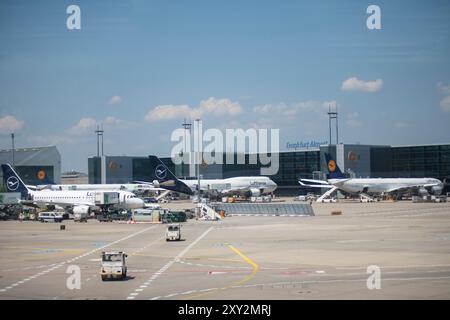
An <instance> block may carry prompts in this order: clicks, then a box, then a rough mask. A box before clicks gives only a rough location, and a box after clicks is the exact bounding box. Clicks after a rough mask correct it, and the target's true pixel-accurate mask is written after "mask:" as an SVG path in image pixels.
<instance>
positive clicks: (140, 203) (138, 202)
mask: <svg viewBox="0 0 450 320" xmlns="http://www.w3.org/2000/svg"><path fill="white" fill-rule="evenodd" d="M130 202H131V203H130V204H131V205H132V206H133V208H136V209H138V208H144V200H142V199H141V198H133V199H131V201H130Z"/></svg>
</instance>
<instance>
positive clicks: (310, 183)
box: [298, 179, 333, 189]
mask: <svg viewBox="0 0 450 320" xmlns="http://www.w3.org/2000/svg"><path fill="white" fill-rule="evenodd" d="M298 183H300V185H301V186H302V187H311V188H328V189H331V188H333V185H331V184H329V183H328V182H327V181H324V180H313V179H300V180H299V181H298Z"/></svg>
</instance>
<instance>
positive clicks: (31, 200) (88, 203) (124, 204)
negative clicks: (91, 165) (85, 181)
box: [1, 164, 144, 213]
mask: <svg viewBox="0 0 450 320" xmlns="http://www.w3.org/2000/svg"><path fill="white" fill-rule="evenodd" d="M1 166H2V170H3V180H4V181H5V185H6V189H7V191H8V192H20V193H21V199H19V203H21V204H24V205H27V206H33V207H40V208H47V209H49V210H53V209H54V208H55V207H56V206H59V207H63V208H65V209H67V210H71V211H72V212H73V213H90V212H91V211H97V210H99V209H104V208H100V207H99V206H98V205H96V204H95V199H94V197H95V193H96V192H101V191H105V190H102V189H96V190H95V191H94V190H93V191H51V190H41V191H35V190H31V189H30V188H28V187H27V186H26V185H25V183H24V182H23V181H22V179H21V178H20V177H19V175H18V174H17V173H16V172H15V171H14V169H13V168H12V167H11V165H10V164H2V165H1ZM117 193H118V194H119V203H118V204H113V205H111V207H110V208H113V209H119V210H132V209H137V208H143V207H144V201H143V200H142V199H139V198H137V197H136V195H135V194H134V193H132V192H128V191H123V190H119V191H117Z"/></svg>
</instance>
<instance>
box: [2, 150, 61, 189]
mask: <svg viewBox="0 0 450 320" xmlns="http://www.w3.org/2000/svg"><path fill="white" fill-rule="evenodd" d="M0 163H10V164H11V165H12V164H13V152H12V149H4V150H0ZM14 167H15V169H16V170H17V172H18V174H19V175H20V177H21V178H22V179H23V180H24V182H25V183H26V184H31V185H37V184H51V183H61V155H60V153H59V151H58V149H57V148H56V147H55V146H50V147H36V148H16V149H14ZM0 179H1V180H0V181H3V173H2V172H1V170H0Z"/></svg>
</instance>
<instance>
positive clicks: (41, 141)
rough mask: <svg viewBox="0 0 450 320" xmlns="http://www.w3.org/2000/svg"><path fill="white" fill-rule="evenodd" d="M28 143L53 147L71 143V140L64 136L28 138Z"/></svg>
mask: <svg viewBox="0 0 450 320" xmlns="http://www.w3.org/2000/svg"><path fill="white" fill-rule="evenodd" d="M28 141H29V142H31V143H33V144H35V145H39V146H54V145H62V144H69V143H73V142H74V141H73V139H71V138H69V137H67V136H65V135H48V136H35V135H33V136H30V137H28Z"/></svg>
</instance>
